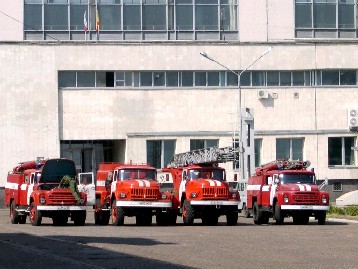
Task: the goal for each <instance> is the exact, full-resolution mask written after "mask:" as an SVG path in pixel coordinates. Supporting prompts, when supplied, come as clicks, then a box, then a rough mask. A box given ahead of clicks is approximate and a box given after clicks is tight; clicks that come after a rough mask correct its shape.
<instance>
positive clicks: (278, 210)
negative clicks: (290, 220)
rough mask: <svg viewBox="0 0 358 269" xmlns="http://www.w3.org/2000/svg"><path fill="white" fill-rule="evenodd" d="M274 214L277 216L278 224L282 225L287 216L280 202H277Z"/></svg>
mask: <svg viewBox="0 0 358 269" xmlns="http://www.w3.org/2000/svg"><path fill="white" fill-rule="evenodd" d="M274 216H275V220H276V224H277V225H282V224H283V221H284V218H285V217H284V214H283V212H282V210H281V206H280V205H279V204H278V203H275V212H274Z"/></svg>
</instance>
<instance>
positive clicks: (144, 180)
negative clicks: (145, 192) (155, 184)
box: [142, 179, 150, 188]
mask: <svg viewBox="0 0 358 269" xmlns="http://www.w3.org/2000/svg"><path fill="white" fill-rule="evenodd" d="M142 181H143V182H144V183H145V186H146V187H147V188H149V187H150V181H149V180H146V179H143V180H142Z"/></svg>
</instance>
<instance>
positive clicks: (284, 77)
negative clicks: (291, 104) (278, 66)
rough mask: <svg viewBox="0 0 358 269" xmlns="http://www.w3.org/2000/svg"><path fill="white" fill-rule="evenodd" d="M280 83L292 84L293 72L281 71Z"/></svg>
mask: <svg viewBox="0 0 358 269" xmlns="http://www.w3.org/2000/svg"><path fill="white" fill-rule="evenodd" d="M280 85H281V86H291V72H284V71H282V72H280Z"/></svg>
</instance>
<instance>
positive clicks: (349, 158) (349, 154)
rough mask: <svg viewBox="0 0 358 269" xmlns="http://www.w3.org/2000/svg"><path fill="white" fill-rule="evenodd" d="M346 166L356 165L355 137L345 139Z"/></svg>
mask: <svg viewBox="0 0 358 269" xmlns="http://www.w3.org/2000/svg"><path fill="white" fill-rule="evenodd" d="M343 139H344V140H343V141H344V164H345V165H354V164H355V161H354V150H353V149H352V147H354V137H344V138H343Z"/></svg>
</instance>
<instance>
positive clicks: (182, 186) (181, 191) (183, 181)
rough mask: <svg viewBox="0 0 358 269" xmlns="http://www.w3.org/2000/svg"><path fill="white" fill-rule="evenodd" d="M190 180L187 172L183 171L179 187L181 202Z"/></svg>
mask: <svg viewBox="0 0 358 269" xmlns="http://www.w3.org/2000/svg"><path fill="white" fill-rule="evenodd" d="M187 180H188V177H187V174H186V171H183V174H182V179H181V182H180V185H179V201H181V197H182V194H183V193H184V192H185V186H186V182H187Z"/></svg>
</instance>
